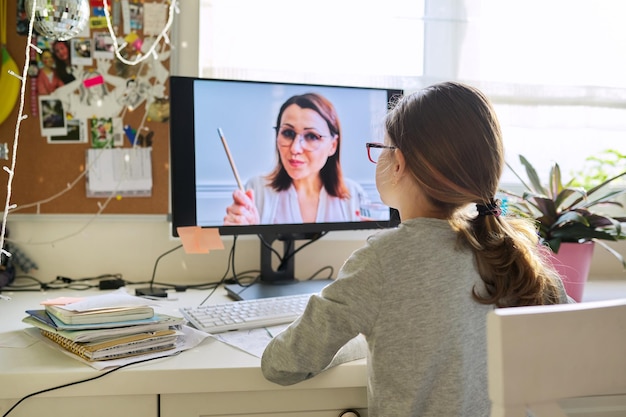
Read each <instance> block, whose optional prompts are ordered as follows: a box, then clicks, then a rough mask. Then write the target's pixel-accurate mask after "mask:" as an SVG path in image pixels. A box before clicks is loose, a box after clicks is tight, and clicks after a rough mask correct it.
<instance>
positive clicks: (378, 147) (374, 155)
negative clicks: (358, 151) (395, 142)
mask: <svg viewBox="0 0 626 417" xmlns="http://www.w3.org/2000/svg"><path fill="white" fill-rule="evenodd" d="M365 147H366V148H367V157H368V158H369V159H370V161H372V162H373V163H375V164H376V163H378V158H380V154H381V153H383V151H384V150H385V149H391V150H393V149H397V148H396V147H395V146H389V145H385V144H382V143H380V142H367V143H366V144H365Z"/></svg>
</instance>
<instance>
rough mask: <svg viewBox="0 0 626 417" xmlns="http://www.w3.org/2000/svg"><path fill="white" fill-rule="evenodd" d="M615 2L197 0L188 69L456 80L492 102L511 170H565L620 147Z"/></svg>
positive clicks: (394, 82) (313, 77)
mask: <svg viewBox="0 0 626 417" xmlns="http://www.w3.org/2000/svg"><path fill="white" fill-rule="evenodd" d="M183 6H184V5H183ZM625 12H626V2H623V1H622V0H549V1H545V0H524V1H521V0H386V1H375V0H318V1H315V2H310V1H293V0H266V1H259V0H199V14H198V17H199V19H200V20H199V21H200V22H201V24H200V27H199V39H200V40H199V47H198V50H199V52H198V60H199V63H198V64H199V65H198V66H199V70H198V73H199V75H200V76H202V77H215V78H229V79H254V80H279V81H287V82H305V83H320V84H341V85H366V86H383V87H395V88H402V89H404V90H406V91H407V92H410V91H413V90H415V89H418V88H421V87H423V86H426V85H429V84H431V83H433V82H437V81H441V80H450V79H456V80H460V81H464V82H468V83H470V84H473V85H476V86H477V87H479V88H481V89H482V90H483V91H485V92H486V93H487V94H488V95H489V96H490V98H491V99H492V100H493V101H494V103H495V105H496V108H497V112H498V114H499V116H500V119H501V123H502V126H503V132H504V136H505V146H506V150H507V160H508V161H509V163H511V165H513V166H514V168H515V169H521V168H520V167H519V164H518V162H517V161H518V158H517V156H518V155H519V154H523V155H524V156H526V157H527V158H528V159H530V160H531V161H532V162H533V163H535V164H536V165H537V167H538V169H539V171H540V175H543V176H545V175H547V170H548V168H549V165H550V163H551V162H552V161H556V162H558V163H559V164H560V165H561V168H562V171H563V173H564V176H565V177H567V176H568V174H570V173H572V172H573V171H574V170H577V169H580V167H581V166H582V165H583V164H584V162H585V159H586V158H587V157H588V156H590V155H593V154H597V153H599V152H602V151H604V150H606V149H609V148H613V149H617V150H622V151H624V150H626V25H623V23H622V21H621V19H622V18H623V16H624V15H625V14H626V13H625ZM503 182H505V183H507V182H517V180H516V179H515V177H514V176H513V175H512V174H511V173H510V172H506V173H505V175H504V177H503Z"/></svg>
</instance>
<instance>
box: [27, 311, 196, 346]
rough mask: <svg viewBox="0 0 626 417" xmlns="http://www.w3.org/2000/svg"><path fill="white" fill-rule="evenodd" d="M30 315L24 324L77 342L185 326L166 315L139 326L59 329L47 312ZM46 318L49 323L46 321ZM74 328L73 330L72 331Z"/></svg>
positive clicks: (74, 326) (156, 315)
mask: <svg viewBox="0 0 626 417" xmlns="http://www.w3.org/2000/svg"><path fill="white" fill-rule="evenodd" d="M26 312H27V313H28V314H29V315H28V316H26V317H25V318H24V319H22V322H24V323H26V324H29V325H31V326H34V327H37V328H39V329H42V330H47V331H49V332H52V333H58V334H59V335H61V336H63V337H65V338H67V339H70V340H73V341H75V342H90V341H96V340H103V339H110V338H112V337H117V336H123V335H128V334H134V333H140V332H154V331H160V330H166V329H177V330H178V329H180V328H181V326H182V325H183V324H185V319H183V318H182V317H173V316H168V315H165V314H155V315H154V317H153V318H151V319H149V320H148V321H144V320H141V321H140V323H138V324H133V325H126V326H116V327H106V328H87V329H86V328H85V327H84V325H73V326H71V325H68V326H66V327H70V329H67V328H62V327H57V326H56V324H55V322H54V321H53V320H52V319H51V318H50V317H49V316H48V314H47V313H46V312H45V310H27V311H26ZM46 317H47V318H48V320H49V321H46ZM72 328H73V329H72Z"/></svg>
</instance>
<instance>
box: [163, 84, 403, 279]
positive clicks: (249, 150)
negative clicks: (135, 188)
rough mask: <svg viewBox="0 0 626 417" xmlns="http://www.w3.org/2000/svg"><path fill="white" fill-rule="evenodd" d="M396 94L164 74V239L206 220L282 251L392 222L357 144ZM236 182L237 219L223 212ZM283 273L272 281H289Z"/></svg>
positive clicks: (378, 130) (376, 138)
mask: <svg viewBox="0 0 626 417" xmlns="http://www.w3.org/2000/svg"><path fill="white" fill-rule="evenodd" d="M401 94H402V92H401V91H399V90H392V89H383V88H362V87H347V86H325V85H307V84H292V83H278V82H255V81H235V80H220V79H202V78H191V77H178V76H172V77H170V152H171V161H170V162H171V165H170V171H171V210H172V213H171V215H172V234H173V236H175V237H177V236H178V232H177V228H178V227H180V226H200V227H205V228H207V227H210V228H218V229H219V233H220V234H221V235H243V234H256V235H259V236H261V237H262V238H263V237H265V240H266V241H269V242H272V241H274V240H282V241H285V242H287V244H286V245H287V246H289V247H286V250H291V248H292V247H293V241H294V240H296V239H310V238H312V237H314V236H316V235H318V234H320V233H324V232H328V231H333V230H360V229H375V228H388V227H393V226H395V225H397V224H398V215H397V212H396V211H395V210H393V209H390V208H389V207H387V206H385V205H384V204H383V203H382V202H381V199H380V196H379V195H378V192H377V190H376V184H375V167H376V166H375V165H374V164H373V163H372V162H370V161H369V159H368V155H367V150H366V147H365V143H366V142H382V141H383V135H384V126H383V123H384V117H385V114H386V112H387V110H388V106H389V103H390V101H391V100H392V99H393V97H394V96H398V95H401ZM238 188H241V189H243V190H244V191H247V190H253V191H252V192H250V191H248V194H249V195H250V194H251V195H252V198H251V199H250V201H249V202H248V203H252V204H250V206H251V207H253V208H254V211H256V213H253V214H254V215H253V216H252V217H249V216H244V217H245V221H246V224H241V223H239V222H240V221H241V219H242V218H244V217H241V216H235V217H233V218H230V219H229V218H227V217H226V216H227V208H228V207H229V206H233V205H234V204H235V201H234V197H233V192H234V191H235V190H237V189H238ZM320 188H321V189H320ZM311 190H315V192H313V194H311V192H310V191H311ZM248 214H249V213H248ZM251 219H252V221H251ZM263 243H267V242H263ZM263 246H264V245H262V248H263ZM262 250H263V249H262ZM264 258H265V255H263V254H262V259H261V262H262V263H264V262H266V261H267V260H266V259H265V260H264ZM262 267H263V265H262ZM292 267H293V265H291V266H290V268H292ZM291 273H292V271H288V272H286V275H285V274H282V275H283V276H282V277H281V278H280V280H281V281H291V280H294V278H293V277H291V276H290V275H291ZM261 280H262V281H271V280H272V278H269V277H266V276H264V275H263V274H262V276H261Z"/></svg>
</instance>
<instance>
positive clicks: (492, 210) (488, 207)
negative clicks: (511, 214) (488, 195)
mask: <svg viewBox="0 0 626 417" xmlns="http://www.w3.org/2000/svg"><path fill="white" fill-rule="evenodd" d="M476 210H478V215H479V216H496V217H500V215H501V214H502V209H501V208H500V200H496V199H493V198H492V199H491V201H490V202H489V203H487V204H476Z"/></svg>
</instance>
